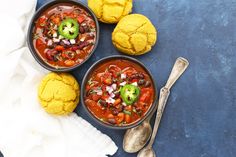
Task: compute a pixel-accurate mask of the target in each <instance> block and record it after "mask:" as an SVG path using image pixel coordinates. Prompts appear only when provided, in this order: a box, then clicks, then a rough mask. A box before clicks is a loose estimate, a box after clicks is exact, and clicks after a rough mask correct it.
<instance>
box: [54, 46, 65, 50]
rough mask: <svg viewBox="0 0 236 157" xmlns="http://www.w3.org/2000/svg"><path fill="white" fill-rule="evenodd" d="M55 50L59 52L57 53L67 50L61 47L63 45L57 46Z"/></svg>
mask: <svg viewBox="0 0 236 157" xmlns="http://www.w3.org/2000/svg"><path fill="white" fill-rule="evenodd" d="M55 50H57V51H63V50H65V48H64V47H63V46H61V45H57V46H56V47H55Z"/></svg>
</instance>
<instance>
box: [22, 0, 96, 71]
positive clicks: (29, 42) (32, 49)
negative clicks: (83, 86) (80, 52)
mask: <svg viewBox="0 0 236 157" xmlns="http://www.w3.org/2000/svg"><path fill="white" fill-rule="evenodd" d="M60 3H70V4H75V5H78V6H80V7H82V8H83V9H85V10H86V11H87V12H88V13H89V14H90V15H91V16H92V17H93V19H94V21H95V24H96V40H95V44H94V47H93V49H92V51H91V52H90V54H89V55H88V56H87V58H86V59H84V60H83V62H81V63H80V64H77V65H74V66H72V67H65V68H60V67H59V68H55V67H53V66H51V65H50V64H47V63H46V62H45V61H43V59H42V58H41V56H39V54H38V53H37V52H36V50H35V47H34V45H33V37H32V31H33V28H34V21H35V20H36V19H38V18H39V17H40V15H41V14H42V12H44V11H45V10H47V9H48V8H49V7H51V6H53V5H56V4H60ZM99 34H100V27H99V22H98V19H97V17H96V15H95V14H94V12H93V11H92V10H91V9H90V8H89V7H88V6H87V5H85V4H84V3H83V2H80V1H76V0H57V1H49V2H47V3H45V4H44V5H43V6H41V7H40V8H39V9H38V10H36V12H35V13H34V15H33V16H32V18H31V20H30V23H29V25H28V31H27V37H26V38H27V40H26V42H27V46H28V47H29V50H30V52H31V54H32V56H33V57H34V59H35V60H36V61H37V62H38V63H39V64H40V65H41V66H42V67H44V68H45V69H47V70H49V71H53V72H69V71H73V70H75V69H77V68H78V67H80V66H81V65H83V64H84V63H86V61H88V60H89V59H90V57H91V56H92V55H93V54H94V52H95V50H96V49H97V46H98V43H99V37H100V36H99Z"/></svg>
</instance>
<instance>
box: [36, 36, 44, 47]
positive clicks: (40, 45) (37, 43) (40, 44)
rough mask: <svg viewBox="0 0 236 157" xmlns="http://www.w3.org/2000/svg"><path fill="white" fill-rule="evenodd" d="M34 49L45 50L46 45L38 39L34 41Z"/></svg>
mask: <svg viewBox="0 0 236 157" xmlns="http://www.w3.org/2000/svg"><path fill="white" fill-rule="evenodd" d="M36 47H37V49H45V48H46V44H45V43H44V42H43V40H41V39H40V38H38V39H36Z"/></svg>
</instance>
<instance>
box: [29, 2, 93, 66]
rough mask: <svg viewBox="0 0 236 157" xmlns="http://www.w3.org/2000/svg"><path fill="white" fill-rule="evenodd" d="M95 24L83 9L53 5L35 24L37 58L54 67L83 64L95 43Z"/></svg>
mask: <svg viewBox="0 0 236 157" xmlns="http://www.w3.org/2000/svg"><path fill="white" fill-rule="evenodd" d="M96 29H97V28H96V22H95V21H94V19H93V17H92V16H91V15H90V13H89V12H87V11H86V10H85V9H84V8H82V7H81V6H79V5H76V4H72V3H59V4H54V5H53V6H51V7H49V8H48V9H47V10H45V11H44V12H43V13H42V14H41V15H40V16H39V18H38V19H37V20H36V21H35V26H34V28H33V32H32V33H33V45H34V48H35V50H36V51H37V53H38V55H39V56H40V57H41V58H42V59H43V60H44V62H46V63H47V64H48V65H50V66H52V67H55V68H57V69H58V68H65V67H73V66H75V65H78V64H81V63H82V62H83V61H85V60H86V59H87V58H88V56H89V55H90V53H91V52H92V50H93V49H94V45H95V42H96V38H97V36H96V31H97V30H96Z"/></svg>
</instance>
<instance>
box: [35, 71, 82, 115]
mask: <svg viewBox="0 0 236 157" xmlns="http://www.w3.org/2000/svg"><path fill="white" fill-rule="evenodd" d="M79 94H80V93H79V84H78V83H77V81H76V80H75V78H74V77H73V76H72V75H70V74H66V73H53V72H52V73H49V74H48V75H46V76H45V77H44V78H43V79H42V81H41V83H40V85H39V89H38V98H39V101H40V104H41V106H42V107H43V108H44V109H45V110H46V111H47V112H48V113H50V114H57V115H65V114H68V113H71V112H73V111H74V109H75V107H76V106H77V104H78V102H79Z"/></svg>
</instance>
